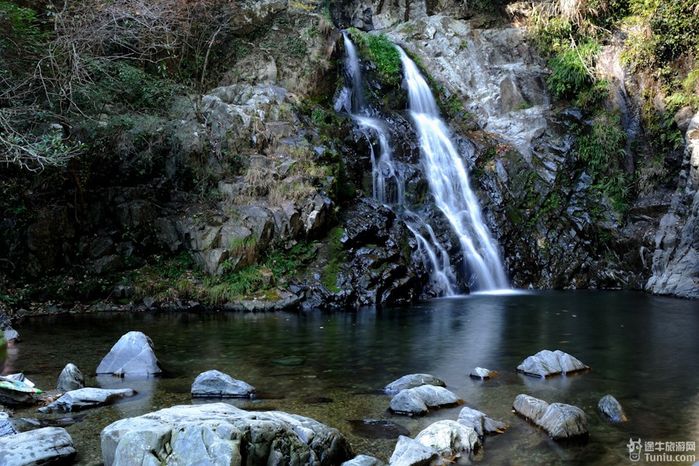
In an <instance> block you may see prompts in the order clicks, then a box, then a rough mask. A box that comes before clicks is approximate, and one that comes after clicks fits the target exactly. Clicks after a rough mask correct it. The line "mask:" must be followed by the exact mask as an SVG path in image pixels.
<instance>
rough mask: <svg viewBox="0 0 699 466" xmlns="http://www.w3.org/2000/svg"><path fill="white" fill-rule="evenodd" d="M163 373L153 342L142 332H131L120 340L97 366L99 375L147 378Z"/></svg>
mask: <svg viewBox="0 0 699 466" xmlns="http://www.w3.org/2000/svg"><path fill="white" fill-rule="evenodd" d="M161 372H162V371H161V370H160V367H159V366H158V359H157V358H156V357H155V353H154V352H153V342H152V341H151V339H150V338H148V337H147V336H145V335H144V334H143V333H141V332H129V333H127V334H125V335H124V336H122V337H121V338H119V341H117V342H116V344H115V345H114V346H112V349H111V350H110V351H109V353H108V354H107V355H106V356H105V357H104V359H102V362H100V365H99V366H97V374H114V375H120V376H124V375H136V376H147V375H152V374H160V373H161Z"/></svg>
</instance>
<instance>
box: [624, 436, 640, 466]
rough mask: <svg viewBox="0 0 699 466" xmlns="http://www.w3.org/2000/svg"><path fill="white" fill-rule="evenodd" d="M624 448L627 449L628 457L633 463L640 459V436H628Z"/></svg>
mask: <svg viewBox="0 0 699 466" xmlns="http://www.w3.org/2000/svg"><path fill="white" fill-rule="evenodd" d="M626 448H628V449H629V459H630V460H631V461H633V462H634V463H635V462H637V461H641V448H642V446H641V438H640V437H639V439H638V440H634V439H633V438H629V443H627V444H626Z"/></svg>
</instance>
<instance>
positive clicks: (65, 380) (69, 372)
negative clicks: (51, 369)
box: [56, 362, 85, 392]
mask: <svg viewBox="0 0 699 466" xmlns="http://www.w3.org/2000/svg"><path fill="white" fill-rule="evenodd" d="M84 386H85V379H84V377H83V374H82V372H80V369H78V366H76V365H75V364H73V363H72V362H71V363H68V364H66V367H64V368H63V370H62V371H61V373H60V375H59V376H58V382H57V383H56V388H57V389H58V390H61V391H63V392H69V391H71V390H77V389H79V388H83V387H84Z"/></svg>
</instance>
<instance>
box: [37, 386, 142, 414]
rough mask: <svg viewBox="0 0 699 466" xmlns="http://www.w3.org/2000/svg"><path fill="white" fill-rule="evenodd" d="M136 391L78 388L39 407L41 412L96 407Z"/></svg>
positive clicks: (132, 394)
mask: <svg viewBox="0 0 699 466" xmlns="http://www.w3.org/2000/svg"><path fill="white" fill-rule="evenodd" d="M135 394H136V393H135V392H134V391H133V390H131V389H130V388H122V389H106V388H80V389H78V390H72V391H70V392H68V393H66V394H64V395H63V396H62V397H60V398H59V399H57V400H56V401H54V402H53V403H51V404H49V405H48V406H44V407H43V408H41V409H39V411H41V412H42V413H54V412H60V413H69V412H72V411H81V410H83V409H90V408H96V407H98V406H104V405H107V404H111V403H113V402H115V401H117V400H120V399H122V398H127V397H130V396H134V395H135Z"/></svg>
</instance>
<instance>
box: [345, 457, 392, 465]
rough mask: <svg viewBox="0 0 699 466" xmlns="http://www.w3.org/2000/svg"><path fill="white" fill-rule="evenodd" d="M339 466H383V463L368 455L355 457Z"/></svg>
mask: <svg viewBox="0 0 699 466" xmlns="http://www.w3.org/2000/svg"><path fill="white" fill-rule="evenodd" d="M340 466H384V462H383V461H381V460H379V459H378V458H374V457H373V456H369V455H357V456H355V457H354V458H352V459H351V460H349V461H345V462H344V463H342V465H340Z"/></svg>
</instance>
